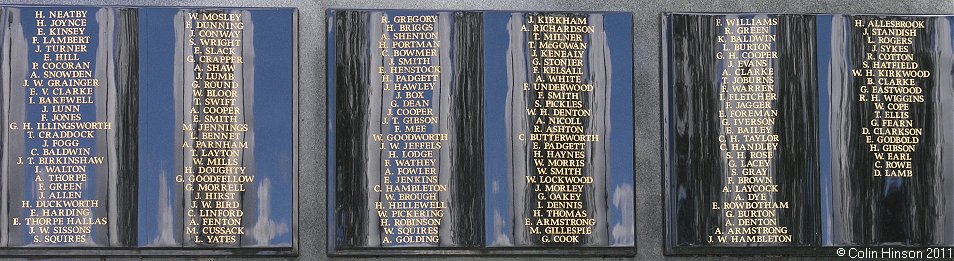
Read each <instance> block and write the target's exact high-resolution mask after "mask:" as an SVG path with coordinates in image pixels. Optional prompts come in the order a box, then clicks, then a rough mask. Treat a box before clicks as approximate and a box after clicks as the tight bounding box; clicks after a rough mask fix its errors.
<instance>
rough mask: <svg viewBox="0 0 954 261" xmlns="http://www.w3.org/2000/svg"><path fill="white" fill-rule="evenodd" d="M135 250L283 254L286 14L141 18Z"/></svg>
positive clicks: (288, 135)
mask: <svg viewBox="0 0 954 261" xmlns="http://www.w3.org/2000/svg"><path fill="white" fill-rule="evenodd" d="M141 12H142V15H141V20H140V22H141V23H142V25H143V26H144V27H146V28H150V29H151V30H148V31H145V32H142V47H143V48H142V51H141V53H140V55H141V57H142V58H141V61H142V63H143V65H144V71H145V72H146V73H145V75H144V78H143V79H142V85H141V87H140V90H139V92H140V113H141V116H140V118H141V119H144V118H148V119H149V120H141V121H139V128H140V136H139V137H140V140H139V142H140V149H139V157H140V159H139V161H140V166H139V173H140V177H139V179H140V183H139V184H140V186H139V201H140V202H139V212H140V215H139V216H140V219H139V229H140V233H139V244H138V245H139V246H144V247H171V246H183V247H291V246H292V244H293V239H294V233H295V232H294V231H295V222H296V221H295V219H296V217H295V216H294V215H293V213H294V211H293V209H294V208H295V206H296V204H295V190H294V189H292V188H294V187H295V183H296V180H295V171H296V169H295V166H294V162H295V161H294V153H293V152H294V147H293V134H294V132H293V128H292V127H293V126H294V125H293V124H294V123H293V117H294V116H293V113H294V107H293V102H292V101H293V97H294V96H293V95H294V91H295V77H296V75H297V74H296V72H295V70H297V69H296V68H295V63H294V62H293V61H294V60H295V58H294V55H295V53H296V52H295V48H296V44H295V41H296V39H295V36H294V26H293V25H294V23H295V22H294V20H293V18H294V10H291V9H275V10H255V9H252V10H241V9H177V8H176V9H171V8H170V9H163V8H153V9H147V10H142V11H141Z"/></svg>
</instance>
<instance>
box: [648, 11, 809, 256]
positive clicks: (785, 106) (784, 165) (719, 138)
mask: <svg viewBox="0 0 954 261" xmlns="http://www.w3.org/2000/svg"><path fill="white" fill-rule="evenodd" d="M663 21H664V26H663V27H664V30H665V34H664V39H665V41H666V42H665V45H664V50H663V53H664V55H665V56H664V59H663V60H664V62H665V64H664V68H663V69H664V70H665V71H666V74H665V78H664V86H665V89H666V90H665V92H664V101H665V102H666V103H665V104H666V105H665V107H664V110H663V117H664V121H665V122H666V124H665V125H664V126H666V129H665V131H664V132H663V133H664V140H665V141H666V142H664V143H665V144H666V146H667V150H666V153H665V155H664V158H665V159H666V162H667V165H666V166H665V168H664V169H665V175H664V177H665V178H664V180H665V181H666V183H665V191H666V195H665V196H666V200H665V209H666V213H665V215H666V218H667V220H666V225H667V229H666V231H667V240H666V245H667V251H669V252H671V253H692V252H691V251H693V250H692V249H690V248H700V247H701V248H717V247H753V246H754V247H783V246H784V247H810V246H813V245H814V244H815V243H816V239H815V236H814V235H815V233H816V226H817V222H818V221H817V213H818V212H817V211H818V209H817V206H816V204H817V199H816V197H815V195H817V190H816V186H817V184H818V183H817V182H818V181H817V178H818V170H819V165H818V158H817V155H818V150H819V149H818V147H817V135H818V132H817V131H816V130H817V129H818V126H819V123H818V122H817V121H816V118H817V117H818V111H817V104H818V101H817V96H818V95H817V91H818V89H817V87H816V77H815V74H814V73H815V70H816V68H815V66H816V65H815V60H814V59H815V55H814V52H815V51H814V42H815V39H814V35H815V26H816V24H815V20H814V17H813V16H803V15H771V14H740V15H735V14H728V15H716V14H713V15H709V14H672V15H668V16H666V17H664V19H663ZM712 251H718V250H712ZM731 251H734V250H722V252H718V253H728V252H731ZM706 253H712V252H706Z"/></svg>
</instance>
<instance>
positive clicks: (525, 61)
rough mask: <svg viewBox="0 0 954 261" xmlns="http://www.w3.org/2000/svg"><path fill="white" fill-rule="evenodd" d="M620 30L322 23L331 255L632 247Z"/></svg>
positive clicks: (599, 21) (369, 14) (421, 16)
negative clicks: (326, 57) (417, 250)
mask: <svg viewBox="0 0 954 261" xmlns="http://www.w3.org/2000/svg"><path fill="white" fill-rule="evenodd" d="M631 19H632V18H631V16H630V15H628V14H622V13H536V12H526V13H521V12H516V13H509V12H452V11H373V10H370V11H357V10H335V11H329V18H328V25H329V28H328V30H329V31H328V32H329V34H328V36H329V37H328V38H329V39H328V46H329V53H330V54H331V55H330V56H331V57H329V58H330V60H329V73H328V75H329V86H330V87H329V92H330V93H329V111H333V112H334V117H330V118H329V123H328V124H329V129H330V130H331V133H330V135H329V136H330V140H329V147H330V148H331V149H330V151H329V155H330V160H329V162H332V164H331V166H329V173H330V175H329V178H330V179H331V181H330V182H329V191H331V192H332V193H330V194H329V204H331V205H332V206H333V208H332V210H333V211H334V213H332V215H331V216H332V218H330V224H329V226H330V227H331V229H332V230H333V231H334V233H333V238H332V240H333V242H334V243H333V244H334V246H335V247H336V248H337V249H339V250H351V249H362V250H367V249H386V248H389V249H396V248H395V247H403V248H454V247H457V248H460V247H464V248H467V249H481V248H486V247H611V246H612V247H616V246H620V247H626V246H629V247H631V246H633V245H634V241H635V237H634V224H635V222H634V217H633V214H634V213H633V199H632V196H633V179H632V169H633V165H632V164H633V163H632V139H631V137H632V124H633V121H632V85H631V83H632V45H631V44H630V43H631V40H632V34H631V32H632V31H631V25H632V21H631ZM356 251H357V250H356Z"/></svg>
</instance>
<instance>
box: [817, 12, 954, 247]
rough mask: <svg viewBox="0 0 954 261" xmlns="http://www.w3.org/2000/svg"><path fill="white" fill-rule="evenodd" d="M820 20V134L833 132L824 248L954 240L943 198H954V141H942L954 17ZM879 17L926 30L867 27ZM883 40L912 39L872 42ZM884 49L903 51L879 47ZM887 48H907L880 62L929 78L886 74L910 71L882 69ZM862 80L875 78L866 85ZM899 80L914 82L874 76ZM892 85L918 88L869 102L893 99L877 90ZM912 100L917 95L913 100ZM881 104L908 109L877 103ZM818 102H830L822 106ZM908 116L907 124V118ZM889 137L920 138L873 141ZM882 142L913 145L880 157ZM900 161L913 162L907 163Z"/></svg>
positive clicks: (950, 209)
mask: <svg viewBox="0 0 954 261" xmlns="http://www.w3.org/2000/svg"><path fill="white" fill-rule="evenodd" d="M819 19H820V20H825V21H826V22H830V23H831V30H830V31H829V32H830V39H831V41H830V45H828V46H830V48H831V57H830V60H828V59H826V61H825V62H826V63H830V64H831V70H830V73H827V75H823V76H827V79H826V80H827V81H826V82H827V87H828V88H829V89H830V91H829V92H830V98H829V100H830V105H828V107H829V108H830V115H829V116H828V117H825V118H824V119H823V120H825V119H827V120H828V123H829V125H828V126H827V128H825V129H823V131H826V132H829V133H827V134H826V136H829V137H830V147H831V161H830V166H831V169H830V172H829V171H827V170H825V171H823V182H822V186H821V188H822V195H824V197H823V198H822V199H823V201H822V202H823V206H822V207H823V210H824V213H823V215H824V216H823V224H824V226H823V230H822V238H823V243H824V245H825V246H846V245H865V246H885V245H890V246H950V245H954V225H952V224H954V216H952V215H951V213H954V204H952V203H951V202H950V201H951V200H952V199H954V194H952V193H954V187H952V185H954V184H952V181H951V177H952V172H951V168H952V167H954V162H951V161H950V159H948V158H949V157H948V156H945V155H946V153H945V152H946V151H950V150H951V149H954V147H952V145H954V144H951V142H950V141H949V139H950V137H951V135H950V131H949V130H948V129H949V128H947V126H950V125H951V124H952V114H951V113H952V112H951V110H950V106H951V102H952V100H951V99H950V97H951V95H954V93H952V89H951V88H950V87H951V82H952V71H951V57H952V56H951V53H952V46H951V38H952V35H951V18H950V17H943V16H942V17H930V16H869V15H833V16H825V17H820V18H819ZM883 21H887V22H895V21H909V22H915V23H923V27H921V28H913V29H904V30H907V32H913V33H914V35H904V34H902V35H897V34H893V33H892V34H882V33H877V32H875V31H874V30H878V29H892V27H879V26H877V25H872V24H870V23H873V22H883ZM859 23H860V25H861V26H859ZM865 27H869V28H865ZM916 27H919V26H916ZM872 28H874V29H872ZM897 28H907V27H897ZM908 34H910V33H908ZM825 36H826V37H829V36H828V35H825ZM888 36H895V37H896V38H895V39H902V38H905V39H908V38H909V39H911V41H910V42H882V40H880V39H879V38H882V37H884V38H889V37H888ZM879 43H880V44H879ZM826 45H827V43H826ZM820 46H821V45H820ZM888 47H900V48H901V49H883V48H888ZM885 54H887V55H891V54H905V55H907V54H910V55H911V58H902V59H893V58H892V59H889V60H886V61H906V62H914V63H917V68H916V69H913V70H916V71H924V72H927V73H928V75H926V76H927V77H900V76H890V75H887V74H884V73H891V72H905V71H911V70H912V69H910V68H907V67H883V66H878V65H877V64H875V63H877V62H878V61H879V59H880V58H879V55H885ZM881 58H886V59H887V58H889V57H883V56H882V57H881ZM883 61H885V60H883ZM894 68H899V69H894ZM869 77H870V79H872V80H873V81H871V82H869V81H868V79H869ZM898 78H908V79H913V80H912V81H911V83H910V85H906V84H904V85H896V84H888V83H882V82H881V81H882V80H892V79H898ZM822 79H825V77H823V78H822ZM892 86H901V87H905V88H909V89H912V90H914V89H915V88H916V89H917V90H916V91H910V92H909V91H903V93H906V94H905V95H904V96H905V97H910V98H914V100H905V102H891V101H888V100H884V101H883V102H880V103H879V102H876V101H872V99H873V98H881V99H884V98H885V96H897V95H890V94H892V93H896V92H894V91H890V90H887V89H885V90H886V91H879V90H878V89H877V88H891V87H892ZM879 93H885V94H879ZM918 96H920V97H922V98H921V99H917V97H918ZM859 97H861V98H859ZM888 98H890V97H888ZM862 99H864V100H867V102H863V101H862ZM886 104H898V105H902V106H906V107H905V109H896V108H895V109H885V108H884V107H879V106H885V105H886ZM825 105H827V104H823V105H822V106H825ZM887 113H894V114H895V115H887ZM898 113H903V115H902V114H898ZM885 119H887V120H892V121H893V120H897V121H898V122H902V123H903V124H902V125H904V126H898V127H900V128H892V127H889V126H885V125H883V124H884V123H887V122H885V121H883V120H885ZM908 121H910V124H907V122H908ZM872 122H874V123H875V124H876V125H873V123H872ZM823 124H824V122H823ZM823 126H824V125H823ZM879 126H884V127H879ZM890 129H900V130H919V132H920V134H919V135H905V136H897V135H882V133H881V131H882V130H884V131H887V130H890ZM892 137H909V138H917V139H918V140H917V141H914V142H894V141H879V138H882V139H884V138H892ZM869 139H870V140H869ZM886 145H904V146H907V145H913V147H912V149H906V148H905V149H902V150H904V151H905V152H903V153H893V154H894V155H899V157H898V159H891V158H890V157H885V154H888V153H885V152H889V151H891V150H894V149H893V148H892V147H887V146H886ZM872 146H874V149H872ZM895 151H898V150H895ZM879 154H880V155H879ZM879 157H880V158H879ZM907 157H910V158H909V159H906V158H907ZM905 162H910V163H911V165H910V167H907V168H888V166H885V165H887V164H891V163H901V164H904V163H905ZM879 166H880V167H879Z"/></svg>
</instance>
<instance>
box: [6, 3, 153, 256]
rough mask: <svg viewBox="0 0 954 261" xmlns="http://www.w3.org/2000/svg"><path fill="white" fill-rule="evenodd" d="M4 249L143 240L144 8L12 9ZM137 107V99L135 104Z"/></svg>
mask: <svg viewBox="0 0 954 261" xmlns="http://www.w3.org/2000/svg"><path fill="white" fill-rule="evenodd" d="M3 10H4V12H3V18H4V19H3V22H4V26H3V27H4V31H3V36H4V41H3V43H4V44H3V57H2V60H3V61H4V63H3V67H2V70H3V75H4V78H6V79H5V81H4V82H3V88H2V93H3V96H2V97H3V99H2V101H0V104H2V105H3V108H4V110H3V113H2V115H3V116H2V117H3V122H4V126H6V128H4V131H3V152H2V156H3V157H2V159H3V160H2V164H3V168H2V171H3V173H2V174H3V175H2V177H3V178H2V179H3V197H2V199H3V202H5V203H4V204H3V208H2V210H3V215H2V216H3V221H2V222H0V223H2V224H3V226H2V233H0V234H2V237H0V245H2V246H3V247H109V246H125V245H129V244H130V243H131V242H135V235H136V229H135V227H133V226H130V224H134V221H133V220H134V219H135V217H136V215H135V210H134V209H135V196H134V193H135V189H134V187H133V186H129V184H135V182H136V177H135V173H134V172H128V171H127V170H129V169H131V168H132V169H134V168H135V167H134V166H132V165H131V164H134V163H135V155H132V154H128V153H127V152H129V151H135V149H136V147H135V146H136V144H135V143H129V142H127V141H128V137H134V135H135V133H134V130H135V128H134V127H133V126H131V124H134V122H135V115H134V114H132V113H130V112H133V113H134V112H135V111H134V110H130V108H131V106H130V105H131V103H134V102H135V99H134V97H132V96H127V95H125V94H126V93H128V92H129V91H130V88H135V87H136V86H135V83H134V81H135V79H136V75H137V73H138V71H136V70H114V69H113V68H115V67H117V66H121V65H125V64H135V62H136V57H135V56H132V55H129V54H130V52H135V51H136V42H135V38H136V36H135V35H133V34H134V32H135V30H134V29H133V28H135V27H136V26H137V25H136V23H135V19H136V13H135V12H134V11H132V10H129V9H126V8H98V7H23V8H4V9H3ZM132 107H134V106H132Z"/></svg>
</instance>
